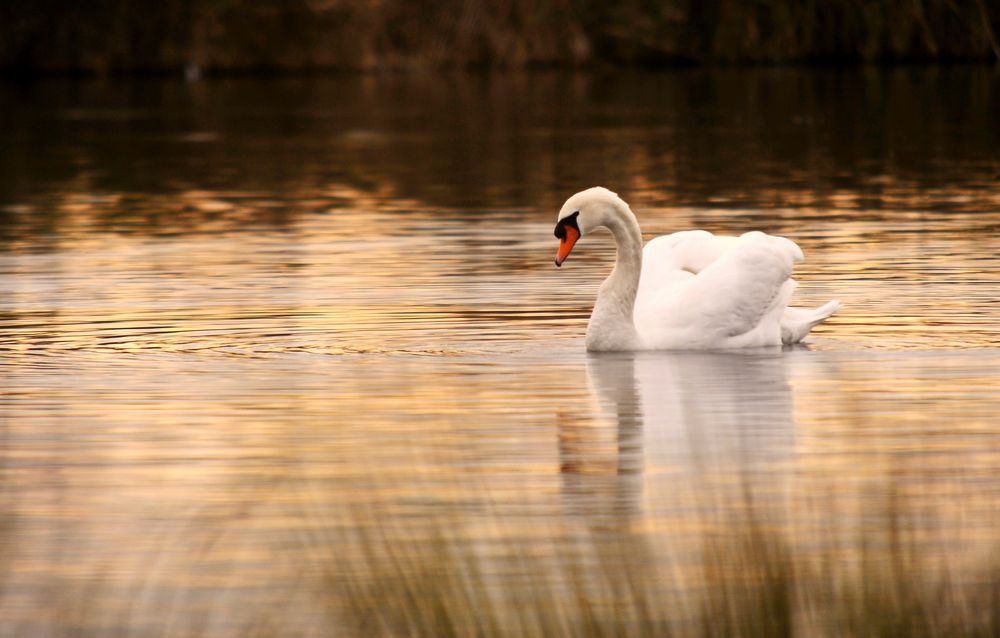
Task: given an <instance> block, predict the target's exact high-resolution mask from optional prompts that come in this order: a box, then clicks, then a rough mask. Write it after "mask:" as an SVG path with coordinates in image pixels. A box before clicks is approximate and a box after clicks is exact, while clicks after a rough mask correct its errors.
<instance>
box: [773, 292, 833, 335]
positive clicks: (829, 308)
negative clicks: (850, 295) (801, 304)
mask: <svg viewBox="0 0 1000 638" xmlns="http://www.w3.org/2000/svg"><path fill="white" fill-rule="evenodd" d="M838 310H840V301H839V300H837V299H834V300H833V301H830V302H827V303H825V304H823V305H822V306H820V307H819V308H785V312H784V313H783V314H782V315H781V341H782V343H785V344H792V343H798V342H800V341H802V339H804V338H805V336H806V335H807V334H809V331H810V330H812V329H813V328H815V327H816V326H817V325H819V324H820V323H822V322H823V321H825V320H826V319H828V318H829V317H830V316H831V315H832V314H834V313H835V312H837V311H838Z"/></svg>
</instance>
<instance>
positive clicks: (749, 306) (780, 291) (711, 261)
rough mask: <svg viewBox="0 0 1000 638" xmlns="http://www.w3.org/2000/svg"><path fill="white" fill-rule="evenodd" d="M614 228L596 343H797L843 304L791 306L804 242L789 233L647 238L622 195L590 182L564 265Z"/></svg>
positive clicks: (569, 228) (593, 346) (563, 220)
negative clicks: (582, 245)
mask: <svg viewBox="0 0 1000 638" xmlns="http://www.w3.org/2000/svg"><path fill="white" fill-rule="evenodd" d="M601 227H604V228H607V229H608V230H610V231H611V233H612V235H614V238H615V242H616V243H617V245H618V260H617V263H616V264H615V268H614V270H613V271H612V272H611V275H610V276H609V277H608V278H607V280H605V282H604V283H603V284H602V285H601V288H600V291H599V292H598V295H597V302H596V303H595V304H594V311H593V313H592V314H591V317H590V323H589V325H588V326H587V349H588V350H674V349H697V350H704V349H722V348H746V347H754V346H778V345H781V344H783V343H784V344H791V343H798V342H799V341H801V340H802V339H803V338H804V337H805V336H806V335H807V334H808V333H809V331H810V330H811V329H812V328H813V327H814V326H816V325H817V324H818V323H820V322H822V321H823V320H824V319H826V318H827V317H829V316H830V315H832V314H833V313H834V312H836V311H837V309H839V308H840V302H839V301H831V302H829V303H827V304H826V305H824V306H821V307H819V308H814V309H805V308H790V307H788V301H789V299H790V298H791V296H792V291H793V290H794V289H795V282H794V281H793V280H792V279H791V278H790V277H791V273H792V265H793V264H794V263H796V262H798V261H802V259H803V255H802V251H801V250H800V249H799V247H798V246H797V245H795V243H794V242H792V241H790V240H788V239H785V238H783V237H775V236H771V235H766V234H764V233H761V232H751V233H746V234H745V235H741V236H740V237H716V236H715V235H712V234H711V233H708V232H705V231H702V230H694V231H685V232H679V233H674V234H672V235H665V236H663V237H657V238H655V239H653V240H650V241H649V243H647V244H646V247H645V248H643V246H642V233H641V231H640V230H639V222H638V221H637V220H636V217H635V214H633V213H632V210H631V209H630V208H629V207H628V204H626V203H625V202H624V201H622V200H621V199H620V198H619V197H618V196H617V195H615V194H614V193H612V192H611V191H609V190H607V189H605V188H600V187H597V188H591V189H588V190H585V191H582V192H580V193H577V194H576V195H573V196H572V197H570V198H569V199H568V200H567V201H566V203H565V204H564V205H563V208H562V210H561V211H560V213H559V220H558V223H557V226H556V236H557V237H560V239H562V243H561V245H560V249H559V254H558V256H557V257H556V265H561V264H562V262H563V261H564V260H565V259H566V257H567V256H568V255H569V252H570V250H572V248H573V244H574V243H575V242H576V240H577V239H578V238H579V237H582V236H584V235H587V234H589V233H590V232H593V231H594V230H597V229H598V228H601Z"/></svg>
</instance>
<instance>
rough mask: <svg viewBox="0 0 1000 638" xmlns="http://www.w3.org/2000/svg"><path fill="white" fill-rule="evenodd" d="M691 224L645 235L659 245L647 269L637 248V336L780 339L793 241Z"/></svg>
mask: <svg viewBox="0 0 1000 638" xmlns="http://www.w3.org/2000/svg"><path fill="white" fill-rule="evenodd" d="M691 232H692V235H691V236H688V237H681V238H677V237H675V236H674V235H671V236H669V237H667V238H664V239H668V240H672V242H673V243H671V242H670V241H665V242H657V240H653V241H651V242H650V244H654V243H658V245H657V246H655V247H654V249H653V250H652V251H651V253H652V254H651V255H650V257H651V258H652V264H651V266H652V268H651V269H650V270H649V271H647V270H646V264H645V259H646V253H645V252H643V260H644V263H643V272H642V277H641V279H640V283H639V293H638V296H637V299H636V310H635V321H636V327H637V328H638V330H639V333H640V334H641V335H642V336H643V338H644V339H646V341H647V342H649V343H650V344H651V345H652V346H653V347H665V348H669V347H692V348H701V347H736V346H741V345H755V344H757V343H758V342H760V343H761V344H763V343H780V342H781V341H780V331H781V326H780V316H781V311H782V310H783V309H784V307H785V305H787V303H788V299H789V297H790V296H791V293H792V290H793V289H794V286H795V284H794V282H791V281H790V280H789V276H790V275H791V272H792V265H793V263H795V262H796V261H800V260H801V259H802V251H801V250H800V249H799V247H798V246H797V245H795V243H794V242H792V241H789V240H788V239H785V238H783V237H774V236H770V235H765V234H764V233H760V232H753V233H747V234H745V235H742V236H740V237H715V236H714V235H711V234H709V233H705V232H704V231H691ZM677 234H678V235H679V234H680V233H677ZM668 246H669V248H668ZM679 264H684V265H686V266H687V268H684V267H678V265H679ZM699 266H700V267H699ZM772 332H773V333H774V334H773V335H772V334H771V333H772Z"/></svg>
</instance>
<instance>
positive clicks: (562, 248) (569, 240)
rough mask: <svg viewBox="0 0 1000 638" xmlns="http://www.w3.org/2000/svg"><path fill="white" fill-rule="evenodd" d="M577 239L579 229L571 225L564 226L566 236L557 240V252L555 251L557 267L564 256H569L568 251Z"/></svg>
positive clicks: (578, 237) (561, 262)
mask: <svg viewBox="0 0 1000 638" xmlns="http://www.w3.org/2000/svg"><path fill="white" fill-rule="evenodd" d="M577 239H580V231H578V230H577V229H575V228H573V227H572V226H566V236H565V237H563V238H562V239H560V240H559V252H557V253H556V266H557V267H558V266H562V265H563V262H564V261H566V258H567V257H569V253H570V251H572V250H573V245H574V244H575V243H576V240H577Z"/></svg>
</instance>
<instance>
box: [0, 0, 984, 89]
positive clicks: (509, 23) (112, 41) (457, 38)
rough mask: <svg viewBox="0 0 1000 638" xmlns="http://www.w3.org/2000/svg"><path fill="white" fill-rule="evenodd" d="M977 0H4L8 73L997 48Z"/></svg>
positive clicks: (831, 55)
mask: <svg viewBox="0 0 1000 638" xmlns="http://www.w3.org/2000/svg"><path fill="white" fill-rule="evenodd" d="M998 33H1000V5H998V4H997V3H995V2H988V1H987V0H967V1H964V2H955V1H954V0H809V1H807V2H799V1H797V0H757V1H754V2H745V1H737V0H706V1H701V0H666V1H663V2H653V1H650V0H625V1H623V2H616V3H603V2H596V1H595V0H501V1H492V0H461V1H459V0H445V1H443V2H430V1H427V0H371V1H356V0H262V1H259V2H249V1H247V0H214V1H208V0H163V1H161V2H156V3H134V2H128V1H127V0H94V1H93V2H88V3H78V2H68V1H66V0H32V1H25V0H6V1H5V2H2V3H0V69H4V70H6V71H8V72H19V73H29V74H30V73H37V72H89V73H114V72H134V71H155V72H179V71H180V70H182V69H185V68H188V69H195V68H197V69H205V70H209V71H308V70H316V69H379V68H383V69H384V68H414V67H416V68H427V67H477V66H489V67H525V66H568V65H577V66H578V65H592V64H607V65H635V64H643V65H653V64H675V63H708V64H711V63H778V62H932V61H933V62H942V61H996V60H1000V39H998V35H997V34H998Z"/></svg>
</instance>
